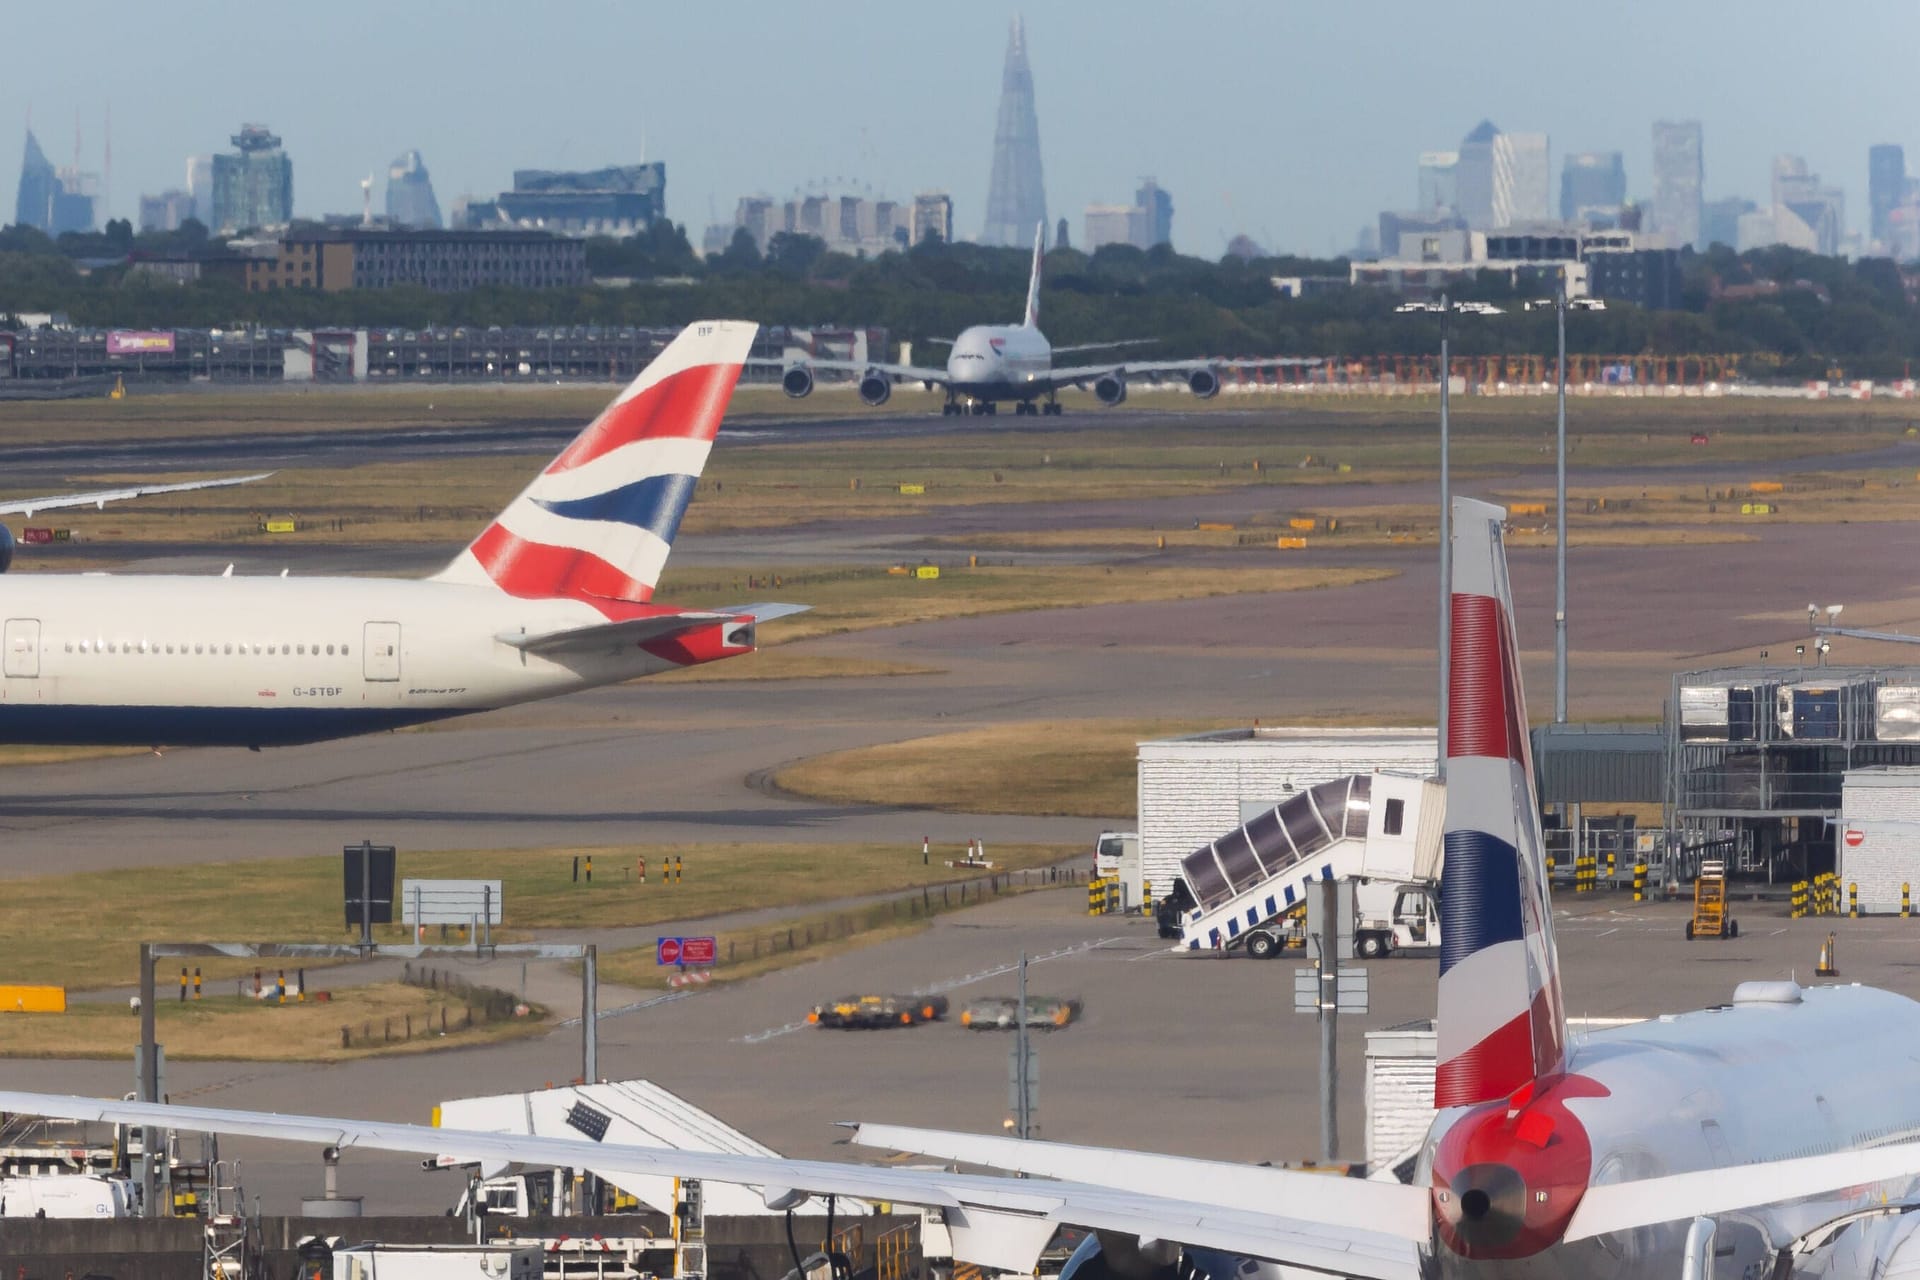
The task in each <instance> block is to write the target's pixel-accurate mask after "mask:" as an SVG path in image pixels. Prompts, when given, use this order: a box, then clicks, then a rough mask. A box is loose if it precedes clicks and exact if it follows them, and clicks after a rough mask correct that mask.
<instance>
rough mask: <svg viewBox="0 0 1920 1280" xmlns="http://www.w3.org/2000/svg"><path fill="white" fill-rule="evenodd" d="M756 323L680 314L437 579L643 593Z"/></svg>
mask: <svg viewBox="0 0 1920 1280" xmlns="http://www.w3.org/2000/svg"><path fill="white" fill-rule="evenodd" d="M756 329H757V326H755V325H753V324H750V323H747V322H744V321H737V320H717V321H698V322H696V323H694V324H690V325H688V326H687V327H686V328H685V329H684V330H682V331H681V333H680V336H679V337H677V338H675V339H674V340H673V341H672V342H671V343H669V344H667V348H666V350H664V351H662V352H661V353H660V354H659V355H658V356H656V357H654V360H653V362H652V363H651V364H649V365H648V366H647V367H646V368H645V369H644V370H642V371H641V373H640V376H639V377H637V378H635V379H634V380H633V383H632V384H631V385H630V386H628V387H627V389H626V390H625V391H622V392H621V393H620V395H619V396H618V397H617V398H616V399H615V400H614V402H613V403H612V404H610V405H608V406H607V408H606V409H605V410H604V411H602V413H601V414H600V416H599V417H597V418H595V419H594V420H593V422H592V423H591V424H590V425H589V426H588V427H587V429H586V430H585V431H582V432H581V433H580V435H579V436H578V437H576V438H575V439H574V441H573V443H572V444H570V445H568V446H567V447H566V449H565V450H563V451H562V452H561V454H560V456H559V457H557V458H555V459H554V460H553V462H552V463H551V464H549V465H548V467H547V469H546V470H544V471H542V472H541V473H540V474H539V475H538V476H537V477H535V479H534V481H533V483H532V484H530V485H528V486H527V488H526V490H525V491H524V492H522V493H521V495H520V496H519V497H517V498H515V499H514V500H513V503H512V505H510V506H508V507H507V509H506V510H505V511H502V512H501V513H500V514H499V516H498V517H496V518H495V519H494V521H493V523H492V524H490V525H488V526H487V527H486V530H485V531H484V532H482V533H481V535H480V536H479V537H477V538H475V539H474V540H473V543H472V544H471V545H470V546H468V547H467V549H466V550H464V551H462V552H461V553H460V554H459V556H457V557H456V558H455V559H454V561H453V563H452V564H450V565H448V566H447V567H446V568H445V569H444V570H442V571H441V572H440V574H439V575H438V577H439V580H440V581H443V582H461V583H470V584H473V585H475V586H485V585H492V586H495V587H497V588H499V589H500V590H501V591H504V592H505V593H506V594H508V595H510V596H516V597H519V598H521V599H529V600H536V599H555V598H566V599H574V600H584V601H586V602H588V603H599V602H604V601H621V602H627V603H636V604H637V603H644V602H646V601H647V600H649V599H651V598H652V596H653V589H654V587H655V586H656V585H658V583H659V581H660V571H661V569H662V568H663V567H664V566H665V565H666V562H667V552H668V551H669V550H671V549H672V546H673V536H674V534H675V533H676V532H677V531H678V530H679V528H680V519H681V517H682V516H684V515H685V514H686V511H687V504H688V502H689V501H691V500H692V498H693V490H694V486H695V484H696V483H697V482H698V481H699V479H700V471H701V468H703V467H704V466H706V462H707V453H708V451H709V450H710V449H712V447H713V438H714V435H715V433H716V432H718V431H719V429H720V418H721V415H723V414H724V413H725V412H726V409H727V402H728V401H729V400H730V399H731V398H732V396H733V387H734V383H736V382H738V381H739V379H740V367H741V364H742V362H744V361H745V360H746V358H747V351H748V348H750V347H751V346H752V345H753V336H754V333H755V331H756Z"/></svg>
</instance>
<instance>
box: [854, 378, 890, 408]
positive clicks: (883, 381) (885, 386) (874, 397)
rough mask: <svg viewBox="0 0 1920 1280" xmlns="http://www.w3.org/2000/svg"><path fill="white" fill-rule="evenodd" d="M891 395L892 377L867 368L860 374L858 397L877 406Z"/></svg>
mask: <svg viewBox="0 0 1920 1280" xmlns="http://www.w3.org/2000/svg"><path fill="white" fill-rule="evenodd" d="M891 395H893V379H892V378H889V377H887V376H886V375H885V374H884V373H880V372H878V371H877V370H874V369H869V370H867V371H866V372H865V373H863V374H861V375H860V399H861V400H862V401H864V402H865V403H867V404H870V405H873V406H874V407H875V408H878V407H879V406H880V405H883V404H885V403H886V402H887V399H888V397H890V396H891Z"/></svg>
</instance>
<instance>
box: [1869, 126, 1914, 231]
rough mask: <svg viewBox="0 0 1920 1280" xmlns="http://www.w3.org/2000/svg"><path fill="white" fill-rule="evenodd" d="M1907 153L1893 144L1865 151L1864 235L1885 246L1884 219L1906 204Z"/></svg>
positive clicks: (1885, 228)
mask: <svg viewBox="0 0 1920 1280" xmlns="http://www.w3.org/2000/svg"><path fill="white" fill-rule="evenodd" d="M1906 199H1907V153H1906V151H1905V149H1904V148H1902V147H1901V146H1900V144H1899V143H1897V142H1883V143H1880V144H1879V145H1878V146H1873V147H1869V148H1867V211H1868V227H1867V234H1868V235H1869V236H1871V237H1872V238H1873V241H1874V243H1876V244H1879V245H1886V244H1888V243H1889V241H1888V237H1887V216H1888V215H1889V214H1891V213H1892V212H1893V211H1894V209H1896V208H1897V207H1899V206H1900V205H1902V204H1904V203H1906Z"/></svg>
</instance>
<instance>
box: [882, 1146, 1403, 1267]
mask: <svg viewBox="0 0 1920 1280" xmlns="http://www.w3.org/2000/svg"><path fill="white" fill-rule="evenodd" d="M853 1141H854V1142H855V1143H856V1144H857V1145H859V1146H863V1147H881V1148H885V1149H887V1150H891V1151H906V1152H911V1153H912V1154H914V1155H922V1156H933V1157H934V1158H936V1159H940V1160H957V1161H959V1162H961V1163H962V1164H977V1165H983V1166H985V1167H987V1168H989V1169H997V1170H1000V1171H1002V1172H1005V1173H1020V1174H1026V1175H1028V1176H1030V1177H1041V1178H1065V1179H1068V1180H1071V1181H1077V1182H1088V1183H1095V1184H1098V1185H1100V1186H1104V1187H1111V1188H1114V1189H1116V1190H1125V1191H1131V1192H1137V1193H1141V1194H1158V1193H1160V1192H1161V1191H1163V1190H1164V1189H1166V1188H1171V1187H1178V1188H1179V1189H1180V1194H1182V1195H1183V1196H1190V1197H1192V1198H1194V1199H1197V1200H1205V1201H1206V1202H1208V1203H1209V1204H1216V1205H1219V1206H1220V1207H1221V1208H1223V1209H1241V1210H1245V1211H1247V1212H1252V1213H1258V1212H1262V1211H1264V1210H1267V1209H1270V1208H1272V1207H1273V1206H1275V1205H1284V1206H1285V1207H1286V1210H1287V1212H1288V1213H1289V1214H1291V1215H1294V1216H1297V1217H1301V1218H1305V1219H1307V1220H1309V1221H1311V1222H1316V1223H1318V1224H1320V1225H1321V1226H1323V1227H1331V1228H1338V1229H1344V1230H1364V1231H1381V1232H1386V1233H1387V1234H1389V1235H1396V1236H1401V1237H1405V1238H1409V1239H1414V1238H1421V1237H1423V1236H1424V1235H1425V1233H1426V1231H1427V1214H1428V1199H1427V1193H1426V1192H1425V1191H1424V1190H1422V1189H1421V1188H1419V1187H1410V1186H1406V1185H1404V1184H1402V1183H1398V1182H1363V1181H1360V1180H1358V1179H1354V1178H1340V1177H1332V1176H1329V1175H1327V1174H1324V1173H1305V1172H1302V1171H1301V1170H1298V1169H1273V1168H1267V1167H1264V1166H1255V1165H1244V1164H1234V1163H1231V1162H1229V1161H1223V1160H1195V1159H1190V1158H1188V1157H1185V1156H1168V1155H1156V1154H1153V1153H1151V1152H1146V1151H1128V1150H1124V1149H1119V1148H1113V1147H1078V1146H1070V1145H1068V1144H1066V1143H1060V1142H1039V1141H1035V1140H1031V1139H1021V1138H1004V1137H999V1136H996V1135H992V1134H972V1133H951V1132H947V1131H944V1130H939V1129H916V1128H910V1127H907V1126H904V1125H892V1124H861V1125H856V1126H855V1127H854V1132H853Z"/></svg>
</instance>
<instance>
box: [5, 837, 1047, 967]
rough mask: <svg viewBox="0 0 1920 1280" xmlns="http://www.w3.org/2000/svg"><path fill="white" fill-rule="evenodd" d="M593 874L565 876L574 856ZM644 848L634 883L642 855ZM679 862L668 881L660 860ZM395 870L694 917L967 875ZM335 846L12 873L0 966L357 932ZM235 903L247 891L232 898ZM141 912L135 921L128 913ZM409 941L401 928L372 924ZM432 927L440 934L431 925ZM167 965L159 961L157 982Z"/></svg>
mask: <svg viewBox="0 0 1920 1280" xmlns="http://www.w3.org/2000/svg"><path fill="white" fill-rule="evenodd" d="M1067 852H1070V850H1065V849H1062V848H1061V847H1059V846H1053V845H1007V846H1001V847H998V848H996V849H994V850H993V857H994V859H995V860H996V861H998V862H999V863H1000V864H1001V865H1002V866H1003V867H1008V868H1014V869H1017V868H1020V867H1034V866H1044V865H1046V864H1048V863H1050V862H1053V861H1056V860H1058V859H1059V858H1060V857H1062V856H1063V855H1064V854H1065V853H1067ZM576 858H578V859H580V863H581V869H582V871H583V873H584V871H585V870H586V867H587V862H588V860H589V859H591V863H592V870H593V879H592V881H591V882H590V883H588V882H585V881H583V882H580V883H575V882H574V880H573V867H574V860H575V859H576ZM640 858H645V859H646V861H647V874H648V879H647V882H646V883H644V884H643V883H641V882H640V880H639V877H638V871H639V865H638V860H639V859H640ZM669 858H677V859H678V860H679V862H680V864H681V866H682V868H683V875H682V878H681V881H680V883H679V884H677V885H668V884H664V883H662V879H661V877H662V874H663V870H664V866H665V863H666V861H667V859H669ZM397 874H398V876H399V878H400V879H402V880H404V879H406V878H408V877H419V878H424V879H472V880H495V879H497V880H499V881H500V882H501V899H502V904H503V907H504V915H505V929H504V930H500V931H496V934H495V936H496V938H498V940H500V941H507V940H509V939H510V938H511V937H512V936H514V934H515V933H516V932H518V931H524V930H529V929H540V928H584V929H592V928H617V927H621V926H629V925H650V924H657V923H661V922H664V921H668V920H691V919H700V918H703V917H709V916H717V915H722V914H725V913H729V912H735V911H756V910H766V909H770V908H782V907H800V906H805V905H807V904H809V903H818V902H825V901H830V900H833V899H837V898H846V897H856V896H860V895H864V894H871V893H884V892H888V891H890V890H898V889H907V888H911V887H915V886H918V885H922V884H935V885H937V884H940V883H942V882H946V881H951V880H956V879H963V878H965V877H966V876H967V875H969V874H970V873H968V872H965V871H955V870H951V869H949V868H947V867H945V866H942V865H940V863H939V861H938V860H937V859H936V860H935V861H934V864H933V865H931V866H923V865H921V861H920V848H919V846H918V844H917V843H914V844H911V845H909V844H907V843H906V842H903V843H901V844H899V845H878V844H863V845H837V846H836V845H802V844H685V845H619V846H587V847H577V848H576V847H560V848H549V849H514V850H487V849H482V850H473V851H463V852H441V853H412V852H408V853H403V854H402V855H401V857H400V859H399V867H398V872H397ZM340 875H341V872H340V860H339V859H338V858H337V857H319V858H289V859H284V860H271V861H259V862H235V863H219V864H212V865H206V866H193V867H166V868H163V869H162V868H156V869H146V868H129V869H124V870H118V871H99V872H85V873H81V874H75V875H57V876H39V877H34V878H30V879H20V880H12V881H9V882H7V883H6V885H5V886H4V887H5V895H4V899H3V900H0V938H4V939H5V940H6V949H5V952H4V958H3V959H0V981H6V982H29V983H54V984H62V985H65V986H68V987H70V988H74V989H80V990H85V989H89V988H100V987H112V986H126V987H131V986H133V985H134V984H135V983H136V982H137V981H138V977H139V963H138V945H139V943H140V942H141V941H143V940H145V941H168V942H209V941H234V940H264V939H272V940H275V941H282V942H297V941H315V942H346V941H351V940H352V938H353V937H354V936H357V931H356V932H349V931H347V930H346V928H345V924H344V920H343V917H342V912H341V890H340ZM240 904H244V906H241V905H240ZM136 921H137V922H138V923H137V925H134V926H130V923H129V922H136ZM375 935H376V939H377V940H378V941H383V942H399V941H404V940H405V939H406V936H407V930H406V929H405V928H404V927H399V926H394V927H382V928H377V929H376V930H375ZM429 940H430V941H438V937H437V932H436V931H433V930H429ZM203 967H204V969H205V972H206V975H207V977H208V978H209V979H210V980H211V979H216V978H226V977H231V976H232V975H234V974H238V973H241V972H249V971H251V969H252V968H253V966H252V965H251V964H246V963H243V962H240V961H228V962H222V963H219V964H207V965H205V966H203ZM168 977H169V974H168V972H167V971H166V970H164V969H163V970H162V972H161V975H160V978H161V985H162V987H163V989H164V988H165V986H166V983H167V980H168Z"/></svg>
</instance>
